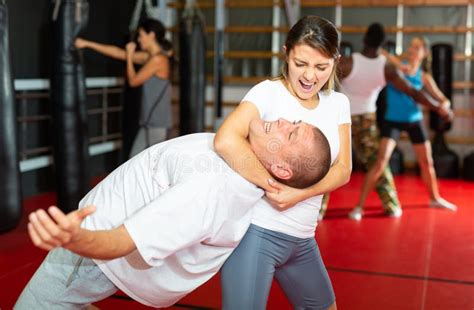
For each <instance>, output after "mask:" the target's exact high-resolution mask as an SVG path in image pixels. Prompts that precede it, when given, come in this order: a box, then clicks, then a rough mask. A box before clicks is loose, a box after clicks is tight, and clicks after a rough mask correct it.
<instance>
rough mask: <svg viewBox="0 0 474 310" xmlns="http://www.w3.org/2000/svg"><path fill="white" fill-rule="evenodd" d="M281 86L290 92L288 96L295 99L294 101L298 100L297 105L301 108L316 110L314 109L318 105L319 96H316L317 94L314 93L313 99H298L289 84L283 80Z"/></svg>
mask: <svg viewBox="0 0 474 310" xmlns="http://www.w3.org/2000/svg"><path fill="white" fill-rule="evenodd" d="M283 85H285V87H286V89H287V90H288V91H289V92H290V94H291V95H292V96H293V97H295V99H296V100H298V102H299V104H301V106H303V107H304V108H306V109H309V110H312V109H316V107H317V106H318V104H319V95H318V93H316V94H315V95H314V96H313V97H311V98H309V99H302V98H300V97H298V95H297V94H296V92H295V91H294V90H293V88H292V87H291V84H290V82H288V80H286V79H284V83H283Z"/></svg>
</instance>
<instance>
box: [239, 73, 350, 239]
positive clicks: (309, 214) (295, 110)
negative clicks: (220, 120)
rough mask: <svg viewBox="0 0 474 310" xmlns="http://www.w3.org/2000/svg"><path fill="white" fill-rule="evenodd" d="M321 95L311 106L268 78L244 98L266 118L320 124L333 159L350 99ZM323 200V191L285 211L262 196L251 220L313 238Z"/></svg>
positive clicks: (279, 83) (348, 114)
mask: <svg viewBox="0 0 474 310" xmlns="http://www.w3.org/2000/svg"><path fill="white" fill-rule="evenodd" d="M318 95H319V104H318V106H317V107H316V108H315V109H312V110H309V109H306V108H305V107H303V106H302V105H301V104H300V103H299V102H298V100H297V99H296V98H295V97H294V96H293V95H292V94H291V93H290V92H289V91H288V89H287V88H286V87H285V86H284V85H283V83H282V81H281V80H274V81H270V80H266V81H263V82H261V83H259V84H257V85H255V86H254V87H253V88H252V89H250V91H249V92H248V93H247V94H246V95H245V97H244V98H243V99H242V102H244V101H248V102H251V103H253V104H254V105H255V106H256V107H257V109H258V111H259V113H260V117H261V118H262V119H263V120H266V121H273V120H277V119H279V118H284V119H287V120H289V121H299V120H301V121H304V122H306V123H308V124H312V125H314V126H316V127H318V128H319V129H320V130H321V131H322V132H323V133H324V135H325V136H326V138H327V139H328V141H329V145H330V148H331V163H333V162H334V160H335V159H336V158H337V156H338V154H339V125H341V124H350V123H351V116H350V108H349V100H348V99H347V97H346V96H345V95H343V94H341V93H338V92H335V91H329V92H320V93H319V94H318ZM321 200H322V195H319V196H315V197H312V198H309V199H307V200H304V201H302V202H300V203H298V204H297V205H295V206H294V207H292V208H290V209H288V210H286V211H278V210H277V209H275V208H274V207H272V205H271V204H270V203H269V202H268V201H267V200H265V199H263V198H262V199H260V200H259V201H258V203H257V204H256V206H255V208H254V213H253V217H252V223H253V224H255V225H258V226H260V227H263V228H266V229H270V230H273V231H278V232H282V233H285V234H288V235H291V236H295V237H298V238H311V237H313V236H314V232H315V230H316V225H317V217H318V214H319V210H320V208H321Z"/></svg>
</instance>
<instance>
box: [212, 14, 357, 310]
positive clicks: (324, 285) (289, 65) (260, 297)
mask: <svg viewBox="0 0 474 310" xmlns="http://www.w3.org/2000/svg"><path fill="white" fill-rule="evenodd" d="M338 46H339V34H338V32H337V29H336V27H335V26H334V25H333V24H332V23H331V22H329V21H327V20H325V19H323V18H320V17H316V16H307V17H304V18H302V19H301V20H299V21H298V22H297V23H296V24H295V25H294V26H293V27H292V28H291V30H290V31H289V33H288V36H287V39H286V42H285V45H284V47H283V51H284V53H285V63H284V67H283V70H282V76H281V77H279V78H277V79H274V80H266V81H263V82H261V83H259V84H257V85H256V86H254V87H253V88H252V89H251V90H250V91H249V92H248V93H247V95H246V96H245V97H244V99H243V100H242V102H241V104H240V105H239V106H238V107H237V108H236V110H235V111H233V112H232V113H231V114H230V115H229V117H228V118H227V119H226V120H225V122H224V123H223V124H222V126H221V128H220V129H219V131H218V132H217V135H216V138H215V140H214V146H215V149H216V151H217V152H218V153H219V154H220V155H221V156H222V157H223V158H224V159H225V160H226V161H227V162H228V163H229V165H230V166H231V167H232V168H233V169H234V170H236V171H237V172H239V173H240V174H241V175H242V176H243V177H245V178H246V179H247V180H249V181H250V182H252V183H254V184H256V185H258V186H260V187H261V188H263V189H264V190H265V191H266V199H261V200H260V201H259V202H258V203H257V204H256V206H255V208H254V215H253V220H252V225H251V227H250V228H249V230H248V231H247V234H246V235H245V237H244V239H243V240H242V242H241V243H240V244H239V246H238V248H237V249H236V250H235V251H234V253H233V254H232V255H231V257H230V258H229V259H228V260H227V262H226V263H225V265H224V267H223V269H222V291H223V307H224V308H225V309H264V308H265V306H266V302H267V299H268V294H269V291H270V287H271V283H272V279H273V277H274V276H275V277H276V279H277V280H278V281H279V283H280V285H281V287H282V289H283V290H284V291H285V294H286V295H287V297H288V298H289V299H290V302H291V303H292V304H293V306H294V307H295V308H311V309H328V308H330V309H335V308H336V304H335V297H334V292H333V289H332V285H331V282H330V280H329V277H328V274H327V271H326V269H325V267H324V264H323V262H322V259H321V255H320V253H319V250H318V247H317V244H316V242H315V239H314V232H315V229H316V225H317V216H318V212H319V209H320V207H321V198H322V194H324V193H326V192H330V191H332V190H334V189H336V188H338V187H340V186H342V185H344V184H345V183H347V182H348V180H349V177H350V173H351V169H352V166H351V147H350V146H351V138H350V136H351V133H350V122H351V121H350V111H349V100H348V99H347V97H346V96H345V95H343V94H341V93H337V92H335V91H333V89H334V85H335V83H336V63H337V61H338V59H339V50H338ZM280 117H282V118H283V117H284V118H285V119H288V120H292V121H294V122H297V121H300V120H302V121H305V122H307V123H311V124H313V125H315V126H317V127H319V128H320V129H321V131H322V132H323V133H324V134H325V135H326V137H327V138H328V140H329V143H330V147H331V162H332V166H331V169H330V170H329V172H328V174H327V175H326V177H324V178H323V180H321V181H320V182H318V183H317V184H314V185H312V186H310V187H308V188H306V189H295V188H291V187H288V186H284V185H282V184H280V183H279V182H278V177H276V178H275V179H276V180H275V179H273V178H272V177H271V176H270V174H269V173H268V172H267V170H266V169H265V168H264V167H263V166H262V165H261V164H260V163H259V162H258V160H257V159H256V157H255V155H254V154H253V153H252V151H251V149H250V146H249V144H248V142H247V140H246V138H247V136H248V127H249V126H248V125H249V123H250V121H251V120H252V119H254V118H262V119H264V120H268V121H271V120H276V119H279V118H280ZM266 130H268V131H271V127H268V128H266ZM288 139H290V140H291V139H292V137H291V135H289V137H288ZM268 147H269V148H272V149H274V150H275V149H277V148H278V147H279V146H278V144H272V143H269V144H268ZM301 164H303V165H307V164H311V163H301ZM270 168H272V167H270ZM276 168H279V169H275V171H280V172H281V173H284V171H285V170H284V169H281V168H282V167H276ZM272 172H273V170H272ZM277 176H278V174H277ZM283 177H284V176H283V175H282V178H283Z"/></svg>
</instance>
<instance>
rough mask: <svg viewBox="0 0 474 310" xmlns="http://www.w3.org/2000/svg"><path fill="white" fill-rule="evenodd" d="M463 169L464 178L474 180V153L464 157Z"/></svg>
mask: <svg viewBox="0 0 474 310" xmlns="http://www.w3.org/2000/svg"><path fill="white" fill-rule="evenodd" d="M462 171H463V173H462V176H463V178H464V179H466V180H469V181H474V153H471V154H469V155H468V156H466V157H465V158H464V161H463V166H462Z"/></svg>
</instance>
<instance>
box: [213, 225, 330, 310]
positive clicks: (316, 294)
mask: <svg viewBox="0 0 474 310" xmlns="http://www.w3.org/2000/svg"><path fill="white" fill-rule="evenodd" d="M273 276H275V278H276V279H277V281H278V282H279V284H280V286H281V288H282V289H283V291H284V292H285V294H286V296H287V297H288V299H289V300H290V302H291V304H292V305H293V307H294V308H295V309H327V308H328V307H329V306H331V305H332V304H333V303H334V301H335V297H334V291H333V288H332V285H331V281H330V280H329V276H328V273H327V271H326V268H325V267H324V264H323V261H322V258H321V255H320V253H319V249H318V246H317V244H316V241H315V240H314V238H308V239H301V238H296V237H293V236H289V235H286V234H283V233H279V232H275V231H272V230H268V229H265V228H262V227H259V226H256V225H251V226H250V228H249V230H248V231H247V233H246V234H245V236H244V238H243V239H242V241H241V242H240V244H239V246H238V247H237V249H235V251H234V252H233V253H232V255H231V256H230V257H229V259H227V261H226V263H225V264H224V266H223V268H222V270H221V282H222V303H223V309H227V310H228V309H236V310H237V309H239V310H240V309H249V310H250V309H265V308H266V304H267V299H268V295H269V293H270V287H271V284H272V280H273Z"/></svg>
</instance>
